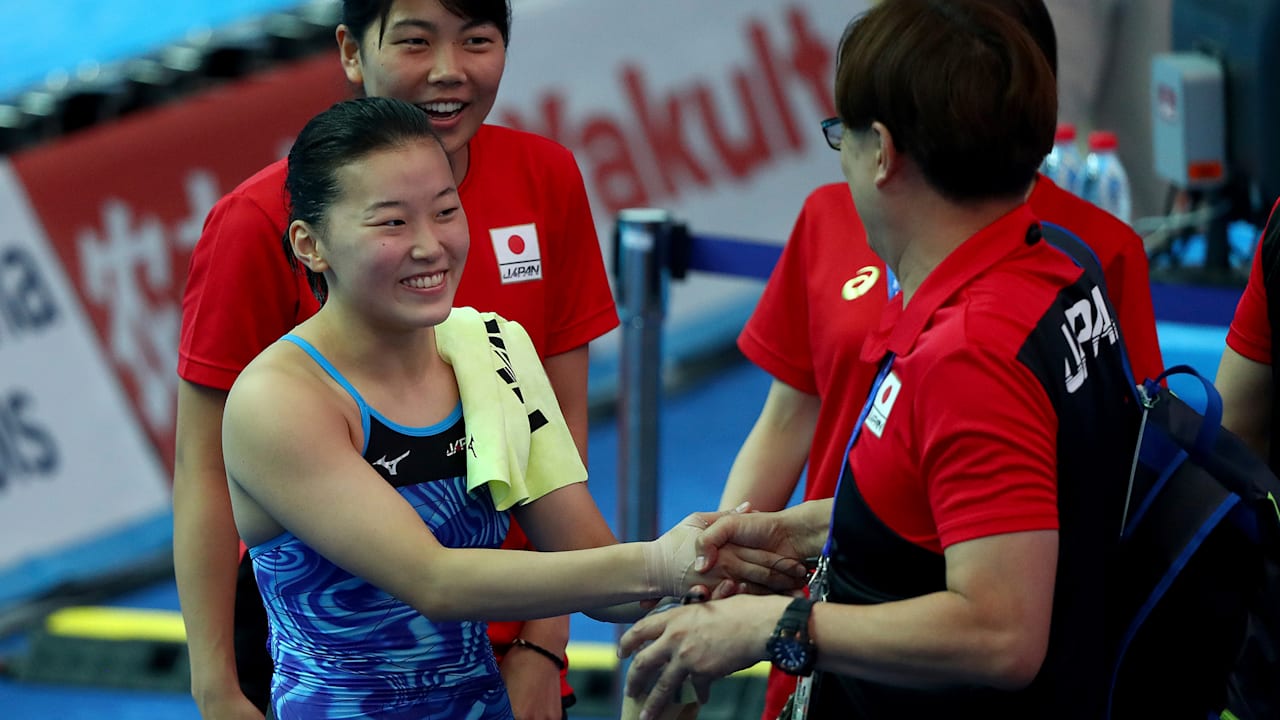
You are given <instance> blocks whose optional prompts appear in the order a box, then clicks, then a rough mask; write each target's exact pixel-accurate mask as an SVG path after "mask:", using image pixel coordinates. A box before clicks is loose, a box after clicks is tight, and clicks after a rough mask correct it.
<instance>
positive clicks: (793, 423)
mask: <svg viewBox="0 0 1280 720" xmlns="http://www.w3.org/2000/svg"><path fill="white" fill-rule="evenodd" d="M819 407H820V403H819V401H818V398H817V396H815V395H810V394H808V393H804V392H801V391H799V390H796V389H795V388H792V387H791V386H789V385H786V384H785V383H783V382H781V381H778V380H775V381H774V382H773V385H772V386H771V387H770V390H769V396H768V398H767V399H766V400H765V404H764V407H763V408H761V410H760V416H759V417H758V418H757V419H756V422H755V425H754V426H752V428H751V432H750V433H749V434H748V435H747V439H746V440H745V441H743V443H742V448H741V449H740V450H738V455H737V457H736V458H734V461H733V467H732V468H730V470H729V477H728V479H727V480H726V481H725V487H724V492H723V493H722V494H721V496H720V508H719V509H720V510H732V509H733V508H735V507H738V506H739V505H741V504H742V503H743V502H744V501H746V502H750V503H751V508H752V509H753V510H764V511H770V510H781V509H782V508H784V507H786V506H787V501H788V500H790V499H791V495H792V493H794V492H795V489H796V483H797V482H798V481H799V479H800V473H801V472H802V471H803V470H804V464H805V462H806V461H807V460H808V458H809V448H810V446H811V445H812V444H813V433H814V429H815V428H816V427H817V423H818V409H819Z"/></svg>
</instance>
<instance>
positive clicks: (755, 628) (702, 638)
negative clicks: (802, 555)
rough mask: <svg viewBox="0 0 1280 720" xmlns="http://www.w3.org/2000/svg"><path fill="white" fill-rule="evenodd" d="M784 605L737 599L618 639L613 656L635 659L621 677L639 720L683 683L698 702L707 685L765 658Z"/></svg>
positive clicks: (657, 617)
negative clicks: (690, 687) (689, 686)
mask: <svg viewBox="0 0 1280 720" xmlns="http://www.w3.org/2000/svg"><path fill="white" fill-rule="evenodd" d="M788 602H790V601H789V599H787V598H785V597H754V596H748V595H743V596H740V597H734V598H729V599H727V600H716V601H713V602H709V603H702V604H696V605H686V606H684V607H678V608H672V609H671V610H667V611H664V612H659V613H653V614H651V615H649V616H647V617H645V618H643V619H642V620H640V621H639V622H638V623H636V624H635V625H634V626H632V627H631V629H630V630H628V631H627V632H626V634H624V635H623V636H622V639H621V640H620V641H619V643H618V654H619V655H620V656H621V657H627V656H629V655H631V654H633V653H635V658H634V659H633V660H632V661H631V667H630V669H629V671H628V672H627V680H626V689H625V692H626V694H627V695H628V696H630V697H634V698H637V699H638V700H639V701H641V702H642V703H643V709H642V711H641V715H640V717H641V718H642V720H646V719H647V718H651V717H656V716H657V714H658V712H659V711H660V710H661V709H662V708H664V707H666V706H667V704H668V703H670V702H672V701H673V700H675V699H676V698H677V693H678V692H679V690H680V687H681V685H682V684H683V683H684V682H685V679H686V678H687V679H689V680H690V681H691V682H692V684H693V688H694V690H695V691H696V692H697V695H698V701H699V702H702V703H705V702H706V701H707V699H708V697H709V696H710V692H711V682H712V681H713V680H715V679H717V678H721V677H724V676H726V675H728V674H730V673H732V672H735V671H737V670H741V669H743V668H746V667H750V666H751V665H753V664H755V663H756V662H757V661H759V660H762V659H764V658H765V657H766V650H765V644H766V643H767V642H768V640H769V635H770V634H771V633H772V632H773V628H774V625H776V624H777V621H778V618H780V617H782V613H783V611H785V610H786V606H787V603H788Z"/></svg>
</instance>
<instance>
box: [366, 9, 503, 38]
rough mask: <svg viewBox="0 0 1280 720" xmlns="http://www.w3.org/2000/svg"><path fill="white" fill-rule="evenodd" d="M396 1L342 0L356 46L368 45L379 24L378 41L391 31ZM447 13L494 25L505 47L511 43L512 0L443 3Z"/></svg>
mask: <svg viewBox="0 0 1280 720" xmlns="http://www.w3.org/2000/svg"><path fill="white" fill-rule="evenodd" d="M393 2H395V0H342V24H343V25H346V26H347V29H348V30H350V31H351V32H352V34H354V35H355V38H356V42H357V43H360V42H363V41H364V35H365V33H366V32H367V31H368V30H369V26H371V25H373V23H374V22H375V21H376V22H377V23H378V41H379V42H381V41H382V34H383V32H384V31H385V30H386V29H387V16H388V15H390V14H391V4H392V3H393ZM439 3H440V4H441V5H442V6H444V9H445V10H448V11H449V12H451V13H453V14H454V15H457V16H458V17H460V18H467V19H468V20H478V21H480V22H490V23H493V24H494V25H495V26H497V28H498V32H499V33H501V34H502V44H503V45H509V44H510V43H511V2H510V0H439Z"/></svg>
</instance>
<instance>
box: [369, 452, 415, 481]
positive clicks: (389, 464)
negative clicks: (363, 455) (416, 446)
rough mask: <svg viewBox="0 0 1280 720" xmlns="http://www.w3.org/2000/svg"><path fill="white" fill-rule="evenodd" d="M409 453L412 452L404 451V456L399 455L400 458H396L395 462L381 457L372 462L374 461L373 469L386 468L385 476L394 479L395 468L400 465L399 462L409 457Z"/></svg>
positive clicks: (384, 456)
mask: <svg viewBox="0 0 1280 720" xmlns="http://www.w3.org/2000/svg"><path fill="white" fill-rule="evenodd" d="M410 452H412V450H405V451H404V454H403V455H401V456H400V457H398V458H396V459H395V460H387V456H386V455H383V456H382V457H380V458H378V459H377V460H374V461H373V466H374V467H384V468H386V469H387V474H388V475H390V476H391V477H395V476H396V466H397V465H399V464H400V461H401V460H403V459H405V458H407V457H409V453H410Z"/></svg>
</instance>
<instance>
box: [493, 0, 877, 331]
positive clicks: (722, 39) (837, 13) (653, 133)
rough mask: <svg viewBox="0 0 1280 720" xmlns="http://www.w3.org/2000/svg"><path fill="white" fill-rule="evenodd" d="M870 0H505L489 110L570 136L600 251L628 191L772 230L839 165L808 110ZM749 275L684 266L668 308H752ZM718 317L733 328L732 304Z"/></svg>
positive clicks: (725, 228) (711, 222)
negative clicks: (502, 49)
mask: <svg viewBox="0 0 1280 720" xmlns="http://www.w3.org/2000/svg"><path fill="white" fill-rule="evenodd" d="M867 7H869V3H868V2H866V0H853V1H851V2H836V1H835V0H793V1H792V2H778V1H777V0H697V1H696V2H689V1H688V0H645V2H635V1H634V0H590V1H589V2H585V1H583V0H517V1H516V2H515V8H514V18H513V20H512V31H511V44H510V48H509V50H508V55H507V70H506V74H505V75H504V77H503V81H502V90H501V92H500V94H499V97H498V103H497V106H496V107H495V109H494V112H493V114H492V115H491V116H490V118H491V120H493V121H495V122H498V123H501V124H504V125H510V126H513V127H519V128H523V129H526V130H530V131H533V132H537V133H540V134H542V135H546V136H548V137H551V138H553V139H555V140H557V141H558V142H560V143H561V144H563V145H565V146H567V147H568V148H569V149H570V150H572V151H573V152H574V154H575V155H576V156H577V158H578V164H579V166H581V168H582V173H583V176H584V177H585V178H586V182H587V188H588V192H589V193H590V194H591V200H592V209H593V211H594V212H595V216H596V222H597V226H598V229H599V233H600V239H601V242H602V243H603V244H604V246H605V248H606V253H611V244H612V243H611V241H610V238H611V236H612V232H613V225H614V218H615V215H616V213H617V211H618V210H620V209H622V208H626V207H662V208H667V209H669V210H671V211H673V212H674V213H675V215H676V217H677V219H680V220H684V221H686V222H687V223H688V225H689V228H690V230H691V231H692V232H694V233H695V234H714V235H727V236H734V237H739V238H743V239H752V240H760V241H763V242H772V243H782V242H783V241H785V239H786V237H787V234H788V233H789V232H790V229H791V225H792V223H793V222H794V221H795V218H796V215H797V214H798V213H799V211H800V206H801V204H802V203H803V201H804V198H805V196H806V195H807V194H808V193H809V191H810V190H812V189H813V188H815V187H817V186H818V185H821V184H824V183H828V182H832V181H837V180H840V179H841V174H840V159H839V155H838V154H837V153H836V152H834V151H832V150H831V148H829V147H828V146H827V144H826V142H825V141H824V140H823V137H822V134H821V131H820V130H819V125H818V124H819V122H820V121H821V120H822V119H823V118H827V117H831V116H833V115H835V107H834V99H833V93H832V86H833V84H834V80H835V54H836V46H837V44H838V43H839V40H840V35H841V33H842V32H843V30H844V28H845V26H846V24H847V23H848V22H849V20H851V19H852V18H853V17H854V16H855V15H856V14H858V13H859V12H862V11H863V10H865V9H866V8H867ZM760 288H761V286H760V283H759V282H757V281H750V280H726V279H719V278H710V277H706V276H702V277H693V278H691V279H689V280H687V281H685V282H683V283H679V284H677V285H676V286H675V287H674V288H673V293H672V298H671V306H670V315H669V317H670V321H671V322H672V323H673V324H674V325H675V326H676V328H679V327H680V326H686V327H689V326H692V327H699V326H704V325H705V323H707V322H711V321H712V318H716V317H726V315H725V313H724V310H725V309H726V308H727V307H738V308H741V307H743V306H744V303H745V304H746V305H745V307H746V308H747V309H749V308H750V305H751V304H753V302H754V298H755V297H757V296H758V295H759V292H760ZM727 317H730V318H735V320H732V321H731V322H737V323H738V329H740V326H741V320H742V315H741V313H738V314H734V313H729V314H728V315H727ZM702 329H703V330H705V327H703V328H702ZM729 329H730V330H732V328H729ZM734 332H736V331H734Z"/></svg>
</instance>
